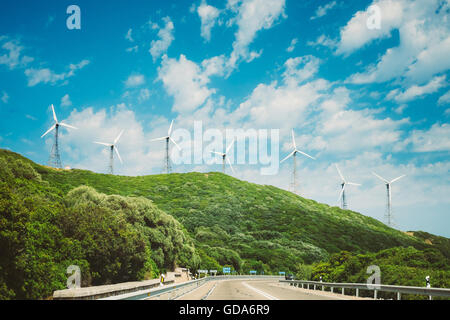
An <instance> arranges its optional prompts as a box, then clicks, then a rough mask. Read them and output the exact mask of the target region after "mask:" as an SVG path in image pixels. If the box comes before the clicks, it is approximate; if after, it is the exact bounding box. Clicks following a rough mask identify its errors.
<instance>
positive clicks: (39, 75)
mask: <svg viewBox="0 0 450 320" xmlns="http://www.w3.org/2000/svg"><path fill="white" fill-rule="evenodd" d="M88 64H89V60H83V61H81V62H80V63H78V64H71V65H69V69H70V70H69V71H68V72H63V73H59V74H58V73H55V72H54V71H52V70H50V69H49V68H41V69H34V68H29V69H26V70H25V75H26V76H27V77H28V86H29V87H33V86H35V85H37V84H39V83H41V82H43V83H50V84H52V85H54V84H56V83H57V82H60V81H64V80H67V79H68V78H70V77H73V76H74V75H75V71H76V70H80V69H82V68H84V67H85V66H87V65H88Z"/></svg>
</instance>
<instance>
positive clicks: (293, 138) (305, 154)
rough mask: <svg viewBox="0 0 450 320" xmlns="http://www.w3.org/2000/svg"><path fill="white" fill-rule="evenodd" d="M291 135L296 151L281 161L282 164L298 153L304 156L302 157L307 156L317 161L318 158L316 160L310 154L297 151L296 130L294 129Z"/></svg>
mask: <svg viewBox="0 0 450 320" xmlns="http://www.w3.org/2000/svg"><path fill="white" fill-rule="evenodd" d="M291 134H292V146H293V147H294V150H293V151H292V152H291V153H290V154H289V155H288V156H287V157H286V158H284V159H283V160H281V161H280V163H283V162H284V161H286V160H287V159H289V158H290V157H292V156H295V155H297V153H300V154H302V155H304V156H306V157H308V158H311V159H313V160H316V158H314V157H312V156H310V155H309V154H307V153H305V152H303V151H301V150H298V149H297V144H296V143H295V136H294V129H292V131H291Z"/></svg>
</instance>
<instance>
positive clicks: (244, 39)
mask: <svg viewBox="0 0 450 320" xmlns="http://www.w3.org/2000/svg"><path fill="white" fill-rule="evenodd" d="M227 8H229V9H230V10H232V11H234V12H236V13H237V16H236V18H235V19H233V20H232V22H234V23H236V25H237V26H238V31H237V32H236V34H235V38H236V39H235V41H234V42H233V52H232V53H231V55H230V60H229V65H230V67H231V68H234V67H235V66H236V63H237V61H238V60H239V59H244V60H246V61H251V60H253V59H255V58H257V57H258V56H259V55H260V54H261V52H256V51H250V50H249V49H248V46H249V45H250V44H251V43H252V42H253V40H254V38H255V36H256V34H257V32H258V31H260V30H263V29H270V28H271V27H272V26H273V24H274V23H275V22H276V21H277V20H278V19H280V17H286V15H285V13H284V8H285V0H243V1H237V0H228V4H227ZM230 24H231V23H229V25H230Z"/></svg>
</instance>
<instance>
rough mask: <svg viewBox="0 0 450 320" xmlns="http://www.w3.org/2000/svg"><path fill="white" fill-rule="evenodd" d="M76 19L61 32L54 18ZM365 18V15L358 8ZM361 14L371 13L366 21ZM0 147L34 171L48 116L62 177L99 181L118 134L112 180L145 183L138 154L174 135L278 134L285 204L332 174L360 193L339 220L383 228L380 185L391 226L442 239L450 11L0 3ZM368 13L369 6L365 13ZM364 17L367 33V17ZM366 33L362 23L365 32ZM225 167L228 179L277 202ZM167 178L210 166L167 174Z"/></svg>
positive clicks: (46, 147)
mask: <svg viewBox="0 0 450 320" xmlns="http://www.w3.org/2000/svg"><path fill="white" fill-rule="evenodd" d="M71 4H76V5H78V6H79V7H80V10H81V29H80V30H69V29H68V28H67V27H66V19H67V18H68V17H69V15H68V14H67V13H66V9H67V7H68V6H69V5H71ZM373 5H375V8H378V11H372V9H373V8H374V7H373ZM371 8H372V9H371ZM0 10H1V12H2V19H0V30H1V32H0V75H1V76H0V147H1V148H8V149H11V150H13V151H15V152H19V153H21V154H23V155H25V156H27V157H29V158H31V159H32V160H34V161H36V162H38V163H42V164H45V163H46V162H47V160H48V154H49V151H50V149H51V143H52V137H51V136H50V135H49V136H47V137H45V138H44V139H41V138H40V136H41V135H42V134H43V133H44V132H45V131H46V130H47V129H48V128H49V127H50V126H51V125H52V116H51V109H50V107H49V106H50V104H54V106H55V108H56V112H57V115H58V118H59V119H60V120H62V119H64V121H66V122H67V123H70V124H72V125H75V126H77V127H78V128H79V129H78V130H65V129H63V130H62V132H61V148H62V150H61V151H62V161H63V163H64V164H65V165H68V166H71V167H76V168H84V169H90V170H93V171H96V172H105V171H106V170H107V150H104V149H102V148H101V147H100V146H98V145H94V144H92V141H94V140H100V141H105V142H108V141H111V140H113V139H114V138H115V136H117V134H118V133H119V132H120V130H121V129H125V133H124V135H123V137H122V138H121V140H120V143H119V148H120V152H121V155H122V158H123V159H124V163H123V165H120V164H117V165H116V172H117V173H119V174H125V175H142V174H154V173H159V172H161V166H162V162H163V161H162V159H163V148H162V145H161V143H158V142H150V141H149V140H150V139H152V138H156V137H159V136H163V135H164V134H165V133H166V132H167V128H168V126H169V124H170V121H171V120H172V119H175V128H185V129H187V130H191V129H192V126H193V122H194V121H195V120H201V121H202V122H203V126H204V127H205V128H217V129H219V130H224V129H226V128H254V129H262V128H273V129H280V136H281V147H280V158H283V157H284V156H285V155H287V154H288V153H289V150H290V148H291V145H290V143H291V140H290V130H291V128H294V129H295V133H296V139H297V145H298V147H299V148H300V149H301V150H303V151H305V152H307V153H309V154H312V155H314V156H315V157H316V158H317V160H316V161H312V160H310V159H308V158H300V161H299V163H298V165H299V168H298V169H299V178H300V181H301V184H300V193H301V194H302V195H304V196H305V197H308V198H312V199H314V200H317V201H321V202H325V203H328V204H330V205H337V201H336V200H337V198H338V195H339V176H338V174H337V172H336V170H335V167H334V164H335V163H337V164H338V165H339V167H340V168H341V170H342V172H343V173H344V175H345V176H346V177H347V178H348V179H349V180H352V181H355V182H359V183H361V184H362V186H361V187H358V188H356V187H355V188H350V187H349V190H348V201H349V207H350V208H351V209H353V210H355V211H359V212H362V213H363V214H366V215H370V216H373V217H375V218H377V219H379V220H383V215H384V206H385V194H384V192H385V188H384V185H383V184H382V183H381V182H380V181H379V180H377V179H376V178H375V177H374V176H373V175H372V174H371V171H375V172H376V173H378V174H380V175H381V176H383V177H385V178H387V179H393V178H395V177H397V176H400V175H402V174H406V175H407V176H406V177H405V178H404V179H402V180H400V181H398V182H397V183H396V184H394V185H393V205H394V214H395V218H396V225H397V227H398V228H399V229H401V230H425V231H428V232H432V233H436V234H440V235H444V236H447V237H449V236H450V216H449V214H450V212H449V208H450V197H449V194H450V178H449V169H450V162H449V151H450V124H449V117H450V91H449V87H450V86H449V85H448V84H449V80H448V79H449V76H450V73H449V69H450V21H449V16H450V4H449V2H448V1H443V0H416V1H412V0H397V1H394V0H390V1H388V0H380V1H360V0H358V1H356V0H355V1H343V0H341V1H339V0H336V1H293V0H270V1H269V0H245V1H238V0H221V1H213V0H209V1H201V0H199V1H193V2H191V1H137V0H135V1H119V0H117V1H99V0H96V1H76V2H72V1H71V2H69V1H2V3H1V4H0ZM373 10H375V9H373ZM374 12H378V13H379V18H380V20H379V21H380V25H379V27H380V28H373V27H371V28H369V27H368V26H367V20H368V19H371V18H373V17H374V14H375V13H374ZM371 21H372V20H371ZM291 165H292V164H291V162H289V161H286V162H285V163H283V164H282V165H281V166H280V172H279V174H278V175H275V176H261V175H260V174H259V168H258V166H255V165H235V169H236V174H235V176H236V177H237V178H240V179H243V180H248V181H251V182H257V183H264V184H272V185H275V186H278V187H281V188H285V189H287V188H288V187H289V181H290V171H291ZM174 169H175V171H177V172H188V171H201V172H207V171H214V170H220V166H218V165H207V164H206V163H203V164H197V165H179V166H174Z"/></svg>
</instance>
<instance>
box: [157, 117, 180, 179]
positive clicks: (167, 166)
mask: <svg viewBox="0 0 450 320" xmlns="http://www.w3.org/2000/svg"><path fill="white" fill-rule="evenodd" d="M172 128H173V120H172V123H171V124H170V127H169V130H168V131H167V136H165V137H161V138H156V139H152V140H151V141H159V140H166V156H165V158H164V164H165V166H166V173H170V171H171V169H172V168H171V167H170V157H169V142H170V141H171V142H172V143H173V144H174V145H175V146H176V147H177V148H178V150H181V148H180V147H179V146H178V144H177V143H176V142H175V140H173V139H172V137H171V136H170V135H171V134H172Z"/></svg>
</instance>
